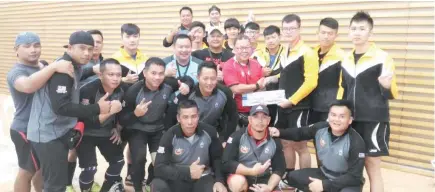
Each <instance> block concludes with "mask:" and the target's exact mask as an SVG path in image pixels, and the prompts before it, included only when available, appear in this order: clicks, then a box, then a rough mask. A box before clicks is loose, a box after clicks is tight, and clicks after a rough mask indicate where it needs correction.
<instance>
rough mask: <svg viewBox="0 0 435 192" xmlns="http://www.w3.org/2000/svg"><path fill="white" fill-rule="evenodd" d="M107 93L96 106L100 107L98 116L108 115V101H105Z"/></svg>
mask: <svg viewBox="0 0 435 192" xmlns="http://www.w3.org/2000/svg"><path fill="white" fill-rule="evenodd" d="M107 97H109V93H106V94H105V95H104V96H103V97H101V98H100V100H98V106H99V107H100V114H108V113H109V112H110V101H107Z"/></svg>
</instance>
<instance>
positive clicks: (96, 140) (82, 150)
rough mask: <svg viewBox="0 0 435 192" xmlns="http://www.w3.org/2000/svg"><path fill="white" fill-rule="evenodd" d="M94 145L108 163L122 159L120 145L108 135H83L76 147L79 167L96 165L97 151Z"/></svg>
mask: <svg viewBox="0 0 435 192" xmlns="http://www.w3.org/2000/svg"><path fill="white" fill-rule="evenodd" d="M96 147H98V150H99V151H100V153H101V155H103V157H104V159H106V161H107V162H108V163H109V164H112V163H116V162H118V161H120V160H123V159H124V155H123V153H122V152H123V150H122V145H121V144H119V145H117V144H114V143H113V142H112V141H111V140H110V137H95V136H86V135H85V136H83V138H82V142H81V143H80V145H79V146H78V147H77V156H78V158H79V166H80V168H88V167H92V166H97V165H98V164H97V152H96V151H95V149H96Z"/></svg>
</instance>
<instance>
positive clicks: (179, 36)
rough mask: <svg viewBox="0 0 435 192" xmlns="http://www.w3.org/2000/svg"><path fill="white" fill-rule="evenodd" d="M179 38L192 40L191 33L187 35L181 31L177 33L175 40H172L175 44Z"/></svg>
mask: <svg viewBox="0 0 435 192" xmlns="http://www.w3.org/2000/svg"><path fill="white" fill-rule="evenodd" d="M179 39H189V41H190V42H192V39H190V37H189V35H187V34H183V33H180V34H178V35H175V37H174V40H172V42H173V43H174V45H175V44H176V43H177V41H178V40H179Z"/></svg>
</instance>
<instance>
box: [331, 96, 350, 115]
mask: <svg viewBox="0 0 435 192" xmlns="http://www.w3.org/2000/svg"><path fill="white" fill-rule="evenodd" d="M335 106H338V107H346V108H347V109H349V112H350V116H353V104H352V102H351V101H350V100H335V101H333V102H332V103H331V104H330V105H329V110H331V108H332V107H335ZM329 110H328V111H329Z"/></svg>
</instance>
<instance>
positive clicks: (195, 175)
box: [190, 158, 205, 179]
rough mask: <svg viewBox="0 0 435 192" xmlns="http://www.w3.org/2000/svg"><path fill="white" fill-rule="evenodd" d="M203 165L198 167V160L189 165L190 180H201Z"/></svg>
mask: <svg viewBox="0 0 435 192" xmlns="http://www.w3.org/2000/svg"><path fill="white" fill-rule="evenodd" d="M204 168H205V165H199V158H198V159H197V160H196V161H195V162H193V163H192V164H191V165H190V177H191V178H192V179H199V178H201V175H202V172H204Z"/></svg>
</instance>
